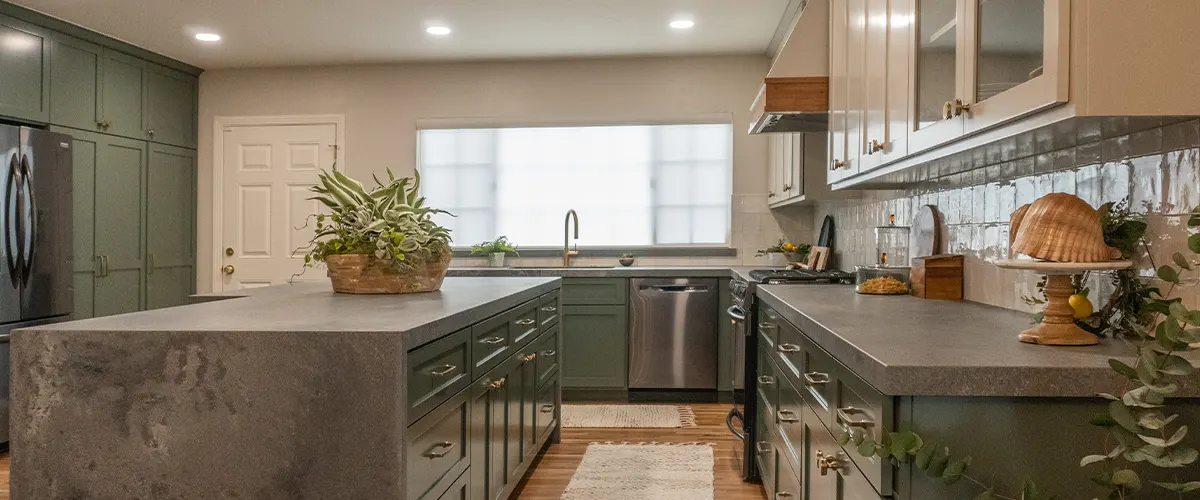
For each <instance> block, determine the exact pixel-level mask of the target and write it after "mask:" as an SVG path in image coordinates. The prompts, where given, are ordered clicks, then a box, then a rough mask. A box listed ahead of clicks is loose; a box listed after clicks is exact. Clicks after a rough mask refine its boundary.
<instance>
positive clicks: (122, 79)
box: [100, 49, 149, 139]
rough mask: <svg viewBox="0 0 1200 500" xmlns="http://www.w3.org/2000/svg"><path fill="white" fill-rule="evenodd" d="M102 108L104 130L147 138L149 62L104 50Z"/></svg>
mask: <svg viewBox="0 0 1200 500" xmlns="http://www.w3.org/2000/svg"><path fill="white" fill-rule="evenodd" d="M103 59H104V61H103V62H104V64H103V69H102V71H101V83H102V90H101V93H100V94H101V103H102V105H101V109H102V113H103V116H104V120H103V121H104V127H103V129H104V132H107V133H109V134H115V135H120V136H124V137H131V138H134V139H145V138H146V130H147V129H146V107H145V96H146V81H147V77H146V71H147V69H146V67H147V65H148V64H149V63H147V62H146V61H143V60H141V59H138V58H136V57H133V56H130V55H126V54H124V53H121V52H117V51H115V50H109V49H105V50H104V57H103Z"/></svg>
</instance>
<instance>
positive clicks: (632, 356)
mask: <svg viewBox="0 0 1200 500" xmlns="http://www.w3.org/2000/svg"><path fill="white" fill-rule="evenodd" d="M629 287H630V290H629V292H630V293H629V295H630V297H631V298H632V300H631V302H632V306H631V307H630V317H629V322H630V329H629V388H630V389H716V388H717V280H716V279H689V278H634V279H631V280H629Z"/></svg>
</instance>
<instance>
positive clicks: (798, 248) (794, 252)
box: [754, 238, 812, 267]
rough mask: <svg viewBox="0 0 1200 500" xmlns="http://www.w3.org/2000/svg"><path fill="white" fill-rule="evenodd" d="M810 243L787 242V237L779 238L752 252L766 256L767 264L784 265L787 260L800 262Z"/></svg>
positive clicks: (772, 265)
mask: <svg viewBox="0 0 1200 500" xmlns="http://www.w3.org/2000/svg"><path fill="white" fill-rule="evenodd" d="M811 249H812V245H809V244H807V243H801V244H800V245H795V244H792V243H788V241H787V238H779V242H778V243H776V244H774V245H771V246H769V247H767V248H764V249H762V250H759V251H757V252H755V253H754V256H755V257H762V256H764V255H765V256H767V265H768V266H771V267H784V266H786V265H788V262H801V261H803V260H804V257H806V256H807V255H808V252H809V250H811Z"/></svg>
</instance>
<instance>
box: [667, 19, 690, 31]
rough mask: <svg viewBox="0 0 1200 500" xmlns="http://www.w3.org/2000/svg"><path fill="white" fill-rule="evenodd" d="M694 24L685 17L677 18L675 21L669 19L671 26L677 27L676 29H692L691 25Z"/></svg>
mask: <svg viewBox="0 0 1200 500" xmlns="http://www.w3.org/2000/svg"><path fill="white" fill-rule="evenodd" d="M695 25H696V22H695V21H689V20H687V19H679V20H677V21H671V28H673V29H677V30H690V29H692V26H695Z"/></svg>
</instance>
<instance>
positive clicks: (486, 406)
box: [470, 361, 512, 500]
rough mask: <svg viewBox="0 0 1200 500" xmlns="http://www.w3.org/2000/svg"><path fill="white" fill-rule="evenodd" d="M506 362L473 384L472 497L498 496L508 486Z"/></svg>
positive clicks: (490, 498) (495, 499) (494, 498)
mask: <svg viewBox="0 0 1200 500" xmlns="http://www.w3.org/2000/svg"><path fill="white" fill-rule="evenodd" d="M511 366H512V365H511V364H510V363H509V362H507V361H506V362H503V363H501V364H500V365H499V366H497V367H496V368H494V369H492V371H490V372H488V373H487V374H486V375H484V376H483V377H482V378H480V379H479V380H477V381H476V382H475V383H474V385H472V386H471V469H470V474H471V486H470V487H471V491H472V493H471V498H472V499H486V500H499V499H500V498H501V496H502V495H504V493H505V487H506V486H508V468H507V466H506V461H507V459H508V446H507V441H506V440H507V437H508V432H507V430H508V415H509V412H508V402H509V398H510V396H509V390H510V386H509V385H508V384H509V371H510V367H511Z"/></svg>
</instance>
